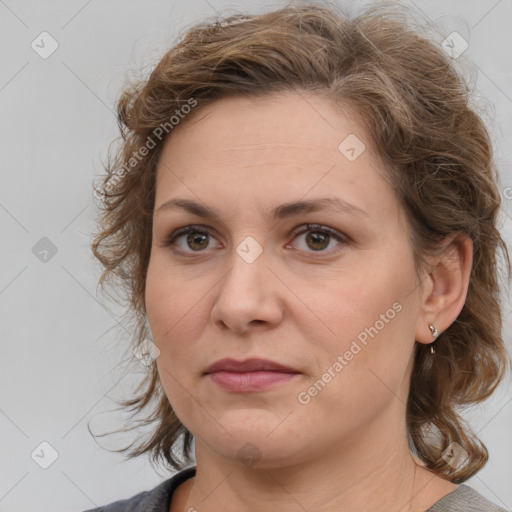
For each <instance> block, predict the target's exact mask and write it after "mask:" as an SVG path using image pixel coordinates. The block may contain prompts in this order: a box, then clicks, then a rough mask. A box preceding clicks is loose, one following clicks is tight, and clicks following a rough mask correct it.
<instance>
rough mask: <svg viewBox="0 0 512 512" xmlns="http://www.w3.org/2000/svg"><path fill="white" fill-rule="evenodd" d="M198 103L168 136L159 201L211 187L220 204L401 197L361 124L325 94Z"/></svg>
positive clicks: (365, 201)
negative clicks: (333, 197) (329, 197)
mask: <svg viewBox="0 0 512 512" xmlns="http://www.w3.org/2000/svg"><path fill="white" fill-rule="evenodd" d="M197 109H199V110H197V111H196V115H195V116H194V117H193V118H192V119H191V122H187V120H186V119H185V120H184V122H183V123H182V124H181V125H179V126H178V127H177V128H175V129H174V130H173V132H171V134H170V136H169V137H168V138H167V140H166V141H165V144H164V148H163V151H162V155H161V158H160V162H159V166H158V173H157V197H156V201H155V204H156V205H157V206H158V204H159V203H162V202H163V201H165V200H166V199H167V198H168V196H169V194H172V193H173V192H176V193H177V194H178V193H179V195H180V196H183V194H184V193H186V194H187V195H188V196H189V197H190V196H193V195H194V194H195V195H199V196H200V197H199V199H202V197H201V194H205V193H207V194H209V199H210V198H211V197H212V196H211V194H212V193H213V194H214V196H213V200H214V201H217V202H220V203H222V202H226V201H230V202H231V203H233V202H236V201H243V200H246V199H248V198H253V197H254V196H258V198H259V201H260V202H265V201H268V202H273V203H276V202H277V201H278V200H279V202H283V201H282V200H283V199H285V200H286V199H288V200H296V199H299V198H301V197H303V196H305V195H310V196H311V197H312V196H315V195H318V194H320V195H325V194H326V193H330V194H331V195H332V193H334V194H336V193H337V192H339V193H341V192H343V194H344V195H350V196H351V198H352V199H353V201H352V202H357V201H360V204H361V203H363V204H366V205H368V204H371V203H376V202H378V203H380V208H381V209H382V208H383V207H384V206H385V205H386V200H388V201H391V202H395V203H396V201H394V194H393V192H392V190H391V189H390V187H389V185H388V183H387V181H386V179H385V176H384V170H383V166H382V164H381V162H380V161H379V159H378V158H377V157H376V156H375V154H374V153H373V151H372V149H371V142H370V140H369V137H368V135H367V133H366V132H365V131H364V129H363V128H362V124H361V123H359V122H358V121H357V120H356V119H355V116H353V115H350V113H349V111H348V110H346V111H345V110H343V111H342V110H340V109H339V108H337V106H336V105H335V104H334V103H333V102H332V101H330V100H328V99H326V98H323V97H320V96H315V95H311V94H310V95H305V94H298V93H282V94H276V95H272V96H268V97H251V98H246V97H233V98H225V99H221V100H217V101H214V102H212V103H210V104H209V105H207V106H205V107H203V109H201V105H200V103H199V104H198V106H197ZM340 144H341V145H340ZM347 150H349V152H348V153H346V151H347ZM344 151H345V153H344ZM354 154H355V156H356V158H353V156H354ZM349 157H350V158H349ZM233 191H236V196H234V195H233ZM172 195H174V194H172ZM372 196H374V197H373V198H372ZM377 197H378V201H376V200H377ZM308 198H309V197H308ZM196 199H197V198H196ZM395 206H396V205H395Z"/></svg>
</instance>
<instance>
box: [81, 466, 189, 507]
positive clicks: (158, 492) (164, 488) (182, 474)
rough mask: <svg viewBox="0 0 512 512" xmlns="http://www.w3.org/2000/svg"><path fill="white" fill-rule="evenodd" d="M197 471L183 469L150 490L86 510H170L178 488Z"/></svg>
mask: <svg viewBox="0 0 512 512" xmlns="http://www.w3.org/2000/svg"><path fill="white" fill-rule="evenodd" d="M195 472H196V468H195V467H189V468H185V469H182V470H181V471H179V472H178V473H176V474H175V475H173V476H172V477H171V478H169V479H167V480H165V481H163V482H162V483H160V484H158V485H157V486H156V487H154V488H153V489H151V490H149V491H143V492H140V493H138V494H136V495H134V496H132V497H131V498H127V499H122V500H118V501H114V502H112V503H109V504H107V505H103V506H101V507H98V508H94V509H89V510H85V511H84V512H168V511H169V506H170V504H171V498H172V495H173V493H174V491H175V490H176V488H177V487H178V486H179V485H180V484H181V483H182V482H184V481H185V480H187V479H188V478H191V477H193V476H194V475H195Z"/></svg>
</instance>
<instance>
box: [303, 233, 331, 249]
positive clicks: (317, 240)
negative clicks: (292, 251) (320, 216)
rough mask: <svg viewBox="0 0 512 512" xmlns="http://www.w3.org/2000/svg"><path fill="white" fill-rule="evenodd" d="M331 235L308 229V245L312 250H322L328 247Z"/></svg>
mask: <svg viewBox="0 0 512 512" xmlns="http://www.w3.org/2000/svg"><path fill="white" fill-rule="evenodd" d="M330 238H331V235H328V234H326V233H320V232H318V231H310V232H309V233H308V234H307V236H306V243H307V244H308V247H309V248H311V249H313V250H314V251H322V250H324V249H325V248H326V247H328V245H329V242H330Z"/></svg>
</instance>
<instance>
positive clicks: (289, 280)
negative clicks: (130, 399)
mask: <svg viewBox="0 0 512 512" xmlns="http://www.w3.org/2000/svg"><path fill="white" fill-rule="evenodd" d="M199 107H200V106H199ZM199 107H198V108H199ZM202 113H203V114H206V113H207V114H208V115H206V116H204V117H201V119H199V120H198V121H197V122H196V120H194V122H192V123H189V124H187V123H186V120H185V122H184V123H183V124H182V125H180V126H178V127H176V128H174V131H173V132H172V135H171V136H170V137H169V138H168V139H167V141H166V143H165V146H164V149H163V153H162V157H161V160H160V163H159V166H158V174H157V188H156V198H155V214H154V224H153V245H152V250H151V257H150V263H149V268H148V274H147V285H146V306H147V313H148V319H149V323H150V326H151V331H152V334H153V340H154V342H155V344H156V345H157V347H158V348H159V350H160V355H159V357H158V358H157V365H158V371H159V375H160V378H161V381H162V384H163V387H164V389H165V392H166V394H167V396H168V398H169V401H170V403H171V405H172V407H173V409H174V410H175V412H176V414H177V416H178V417H179V419H180V420H181V422H182V423H183V424H184V425H185V426H186V428H187V429H188V430H190V431H191V432H192V434H193V435H194V436H195V437H196V447H197V446H201V447H202V449H204V450H206V451H208V453H209V454H210V456H218V457H221V458H226V457H227V458H230V459H233V461H234V462H236V461H237V460H238V461H239V462H240V463H244V464H247V461H248V460H251V461H252V462H251V464H253V463H254V462H258V464H259V467H265V466H266V467H272V466H277V465H285V464H293V463H297V462H300V461H307V460H308V459H311V458H316V457H319V456H321V455H322V454H326V455H327V454H330V453H332V452H333V450H336V449H338V448H339V449H340V450H342V449H345V453H346V448H347V447H350V446H351V445H352V444H353V443H354V441H355V440H356V439H365V438H366V439H367V442H370V443H371V442H372V441H371V440H372V439H374V436H372V435H371V434H370V432H373V433H375V431H376V429H379V430H380V431H381V432H386V431H389V432H390V433H394V434H396V431H397V430H396V429H398V428H400V427H401V426H402V424H403V423H404V422H405V418H404V413H405V403H406V398H407V393H408V389H409V374H410V370H411V365H412V351H413V346H414V343H415V337H416V333H417V332H418V329H420V325H424V324H425V322H427V320H425V319H423V318H421V316H422V308H421V304H422V292H421V290H420V288H419V286H418V282H417V279H416V274H415V268H414V264H413V254H412V249H411V246H410V244H409V240H408V228H407V224H406V220H405V217H404V214H403V212H402V210H401V208H400V206H399V203H398V201H397V199H396V198H395V196H394V193H393V191H392V189H391V188H390V186H389V184H388V183H387V182H386V180H385V179H384V178H383V176H384V169H383V165H382V164H381V163H380V162H379V160H378V158H377V157H376V156H375V155H374V154H372V151H371V149H370V141H369V137H368V135H367V134H366V133H365V132H364V131H363V129H362V127H361V125H360V124H358V123H357V122H356V121H355V120H354V119H352V118H350V117H347V116H346V115H344V114H341V113H340V112H339V111H336V110H335V108H334V106H333V105H332V104H331V103H330V102H329V101H328V100H326V99H324V98H320V97H318V96H301V95H298V94H294V93H287V94H282V95H274V96H270V97H267V98H265V99H254V98H253V99H247V98H229V99H223V100H219V101H216V102H214V103H212V104H211V105H210V106H207V107H204V108H203V111H202ZM340 143H341V144H340ZM363 144H364V145H365V146H363ZM172 201H174V203H170V202H172ZM336 201H338V202H336ZM296 203H297V204H296ZM164 204H166V205H167V206H166V207H163V208H161V207H162V205H164ZM294 204H295V206H292V205H294ZM307 205H309V206H307ZM312 205H316V206H314V207H313V206H312ZM348 205H351V206H348ZM160 208H161V209H160ZM209 211H213V212H216V216H215V217H211V216H208V215H207V212H209ZM308 224H310V225H311V224H312V225H313V226H309V227H308ZM194 226H195V227H196V228H195V229H198V230H199V231H196V232H194V231H193V229H194ZM185 227H190V228H191V229H192V231H191V232H190V233H186V232H185V233H184V234H183V232H182V233H177V231H178V230H182V229H183V228H185ZM223 358H231V359H235V360H237V361H243V360H246V359H249V358H261V359H267V360H271V361H274V362H277V363H279V364H281V365H284V366H286V367H289V368H291V369H294V370H295V373H288V374H283V373H278V372H273V373H266V374H263V373H252V374H245V375H242V376H240V375H238V376H237V375H235V374H233V373H231V374H230V373H229V372H220V373H212V374H205V372H206V370H207V368H208V367H209V366H210V365H212V364H213V363H215V362H216V361H218V360H220V359H223ZM230 375H231V379H230V378H229V377H230ZM258 375H259V376H260V377H261V376H262V375H263V377H262V379H263V381H264V383H263V384H262V383H261V379H260V380H258ZM265 375H266V376H265ZM269 376H270V377H272V376H275V379H273V380H272V379H271V378H269ZM265 379H269V380H265ZM226 382H228V384H226ZM229 382H231V385H229ZM265 382H266V387H265ZM223 383H224V384H223ZM230 386H231V387H230ZM382 429H383V430H382ZM334 447H338V448H334ZM251 457H252V459H251Z"/></svg>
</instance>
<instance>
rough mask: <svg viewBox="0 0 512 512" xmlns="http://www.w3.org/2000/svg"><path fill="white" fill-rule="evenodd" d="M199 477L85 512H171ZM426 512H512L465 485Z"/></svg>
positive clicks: (181, 475) (180, 476) (183, 475)
mask: <svg viewBox="0 0 512 512" xmlns="http://www.w3.org/2000/svg"><path fill="white" fill-rule="evenodd" d="M195 474H196V468H195V466H190V467H188V468H185V469H182V470H181V471H179V472H178V473H176V474H174V475H173V476H172V477H171V478H169V479H168V480H165V481H164V482H162V483H161V484H159V485H157V486H156V487H155V488H153V489H151V490H150V491H144V492H141V493H139V494H136V495H135V496H132V497H131V498H128V499H125V500H119V501H115V502H113V503H110V504H109V505H105V506H103V507H99V508H95V509H89V510H86V511H84V512H169V507H170V506H171V498H172V495H173V493H174V491H175V490H176V488H177V487H178V486H179V485H180V484H182V483H183V482H184V481H185V480H187V479H188V478H192V477H193V476H195ZM425 512H511V511H509V510H506V509H504V508H501V507H498V505H495V504H494V503H492V502H490V501H489V500H488V499H486V498H484V497H483V496H482V495H481V494H480V493H478V492H477V491H475V490H474V489H473V488H471V487H469V486H468V485H465V484H459V486H458V487H457V489H455V491H453V492H451V493H450V494H447V495H446V496H444V497H443V498H441V499H440V500H439V501H438V502H437V503H434V505H432V506H431V507H430V508H429V509H428V510H426V511H425Z"/></svg>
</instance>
